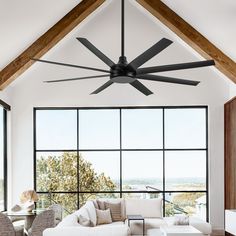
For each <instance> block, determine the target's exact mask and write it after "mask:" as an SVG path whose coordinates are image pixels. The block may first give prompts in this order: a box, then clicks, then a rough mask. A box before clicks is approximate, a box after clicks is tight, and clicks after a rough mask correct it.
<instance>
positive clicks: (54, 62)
mask: <svg viewBox="0 0 236 236" xmlns="http://www.w3.org/2000/svg"><path fill="white" fill-rule="evenodd" d="M31 60H33V61H38V62H43V63H48V64H54V65H59V66H68V67H75V68H80V69H86V70H94V71H100V72H106V73H110V71H109V70H103V69H98V68H93V67H87V66H78V65H73V64H66V63H61V62H56V61H47V60H41V59H37V58H31Z"/></svg>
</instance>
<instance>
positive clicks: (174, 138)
mask: <svg viewBox="0 0 236 236" xmlns="http://www.w3.org/2000/svg"><path fill="white" fill-rule="evenodd" d="M165 148H167V149H168V148H195V149H196V148H206V109H199V108H196V109H183V108H181V109H165Z"/></svg>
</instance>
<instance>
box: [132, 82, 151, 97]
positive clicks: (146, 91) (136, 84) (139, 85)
mask: <svg viewBox="0 0 236 236" xmlns="http://www.w3.org/2000/svg"><path fill="white" fill-rule="evenodd" d="M130 85H132V86H133V87H134V88H136V89H137V90H139V91H140V92H141V93H143V94H145V95H146V96H148V95H150V94H153V92H152V91H150V90H149V89H148V88H147V87H146V86H144V85H143V84H142V83H141V82H139V81H138V80H135V81H134V82H132V83H130Z"/></svg>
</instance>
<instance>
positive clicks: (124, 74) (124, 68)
mask: <svg viewBox="0 0 236 236" xmlns="http://www.w3.org/2000/svg"><path fill="white" fill-rule="evenodd" d="M135 76H136V70H135V69H134V68H133V67H132V66H130V65H128V62H127V59H126V57H125V56H121V57H119V61H118V63H117V64H115V65H113V66H112V67H111V77H110V78H111V80H112V81H113V82H115V83H122V84H123V83H132V82H133V81H135V80H136V78H135Z"/></svg>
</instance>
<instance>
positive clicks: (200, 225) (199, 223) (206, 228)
mask: <svg viewBox="0 0 236 236" xmlns="http://www.w3.org/2000/svg"><path fill="white" fill-rule="evenodd" d="M164 220H165V222H166V223H167V224H168V225H173V224H174V221H175V218H174V217H165V218H164ZM189 225H191V226H193V227H194V228H196V229H197V230H199V231H200V232H202V233H203V234H206V235H208V234H211V232H212V227H211V224H209V223H208V222H206V221H204V220H202V219H199V218H197V217H192V216H190V217H189Z"/></svg>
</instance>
